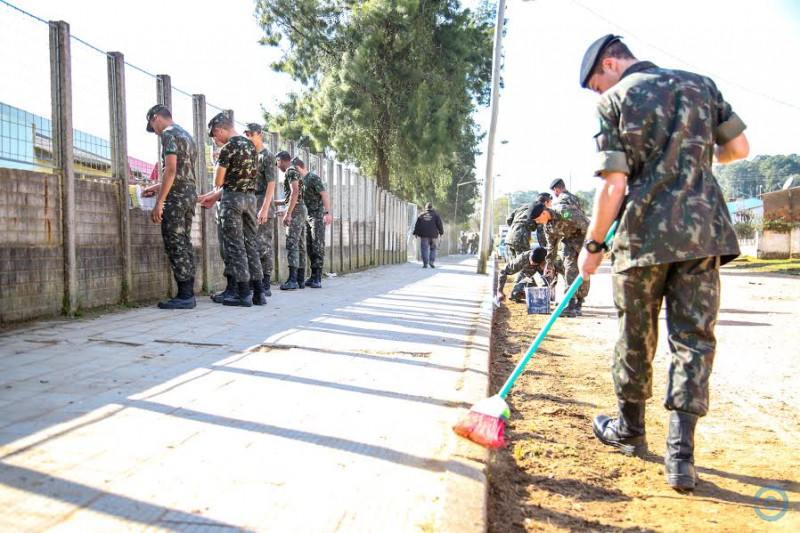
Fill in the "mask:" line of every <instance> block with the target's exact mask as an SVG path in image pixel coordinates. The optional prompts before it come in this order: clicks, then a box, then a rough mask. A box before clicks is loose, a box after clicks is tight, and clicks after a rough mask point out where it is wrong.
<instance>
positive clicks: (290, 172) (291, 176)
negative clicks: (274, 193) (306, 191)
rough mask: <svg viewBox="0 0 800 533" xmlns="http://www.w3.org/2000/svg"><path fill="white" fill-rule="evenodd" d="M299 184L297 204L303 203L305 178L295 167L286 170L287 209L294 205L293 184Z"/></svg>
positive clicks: (285, 192) (284, 183) (284, 180)
mask: <svg viewBox="0 0 800 533" xmlns="http://www.w3.org/2000/svg"><path fill="white" fill-rule="evenodd" d="M293 181H296V182H297V203H298V204H302V203H303V177H302V176H301V175H300V173H299V172H298V171H297V169H296V168H294V167H289V168H287V169H286V173H285V174H284V176H283V197H284V199H285V200H286V207H287V208H288V207H289V204H290V203H292V202H291V201H292V182H293Z"/></svg>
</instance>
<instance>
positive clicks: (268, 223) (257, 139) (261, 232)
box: [244, 122, 275, 296]
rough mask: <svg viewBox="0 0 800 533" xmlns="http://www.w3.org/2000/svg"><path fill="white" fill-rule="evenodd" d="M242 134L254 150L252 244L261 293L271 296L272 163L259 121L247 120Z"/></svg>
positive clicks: (272, 239) (273, 190)
mask: <svg viewBox="0 0 800 533" xmlns="http://www.w3.org/2000/svg"><path fill="white" fill-rule="evenodd" d="M244 135H245V137H247V138H248V139H250V142H252V143H253V146H255V147H256V153H257V154H258V178H257V179H256V190H255V194H256V209H257V210H258V231H257V233H256V248H257V250H258V257H259V258H260V259H261V271H262V273H263V274H264V279H263V286H264V294H265V295H266V296H272V290H271V288H270V283H271V279H270V277H271V275H272V271H273V270H274V269H275V250H274V241H275V236H274V231H273V230H274V227H275V203H274V201H273V199H274V198H275V163H274V161H273V159H272V155H270V153H269V150H267V147H266V146H264V133H263V131H262V129H261V125H260V124H257V123H255V122H251V123H249V124H248V125H247V129H246V130H244Z"/></svg>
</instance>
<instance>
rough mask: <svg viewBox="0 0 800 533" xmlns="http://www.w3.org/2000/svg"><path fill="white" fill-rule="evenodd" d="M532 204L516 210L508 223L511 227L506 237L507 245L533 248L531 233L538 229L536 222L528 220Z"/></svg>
mask: <svg viewBox="0 0 800 533" xmlns="http://www.w3.org/2000/svg"><path fill="white" fill-rule="evenodd" d="M529 208H530V204H523V205H521V206H519V207H518V208H516V209H515V210H514V212H513V213H511V216H509V217H508V219H507V220H506V222H507V223H508V224H510V225H511V227H510V228H509V230H508V235H506V244H508V245H511V246H513V247H514V248H525V249H528V248H530V247H531V232H532V231H534V230H535V229H536V222H534V221H532V220H531V219H530V218H528V209H529Z"/></svg>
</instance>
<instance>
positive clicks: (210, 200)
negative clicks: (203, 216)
mask: <svg viewBox="0 0 800 533" xmlns="http://www.w3.org/2000/svg"><path fill="white" fill-rule="evenodd" d="M216 203H217V201H216V200H214V199H213V198H204V199H203V201H202V202H200V205H201V206H203V208H205V209H210V208H211V207H214V204H216Z"/></svg>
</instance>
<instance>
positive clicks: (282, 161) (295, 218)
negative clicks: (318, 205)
mask: <svg viewBox="0 0 800 533" xmlns="http://www.w3.org/2000/svg"><path fill="white" fill-rule="evenodd" d="M291 161H292V156H291V155H289V152H286V151H284V152H279V153H278V155H276V156H275V164H276V165H278V168H279V169H281V171H282V172H284V173H285V174H284V179H283V194H284V199H283V200H279V201H277V202H275V203H276V204H278V205H285V206H286V209H285V210H284V212H283V225H284V226H285V227H286V256H287V260H288V262H289V277H288V279H287V280H286V282H285V283H283V284H282V285H281V290H282V291H293V290H295V289H299V288H300V283H304V280H303V279H301V278H299V277H298V275H302V274H301V273H300V266H301V263H300V259H301V257H302V259H303V262H302V265H303V267H304V268H305V254H306V243H305V236H304V234H303V232H304V230H305V225H306V218H307V216H308V211H306V205H305V201H304V199H303V179H302V176H301V175H300V172H298V171H297V169H296V168H295V167H294V166H292V165H291Z"/></svg>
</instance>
